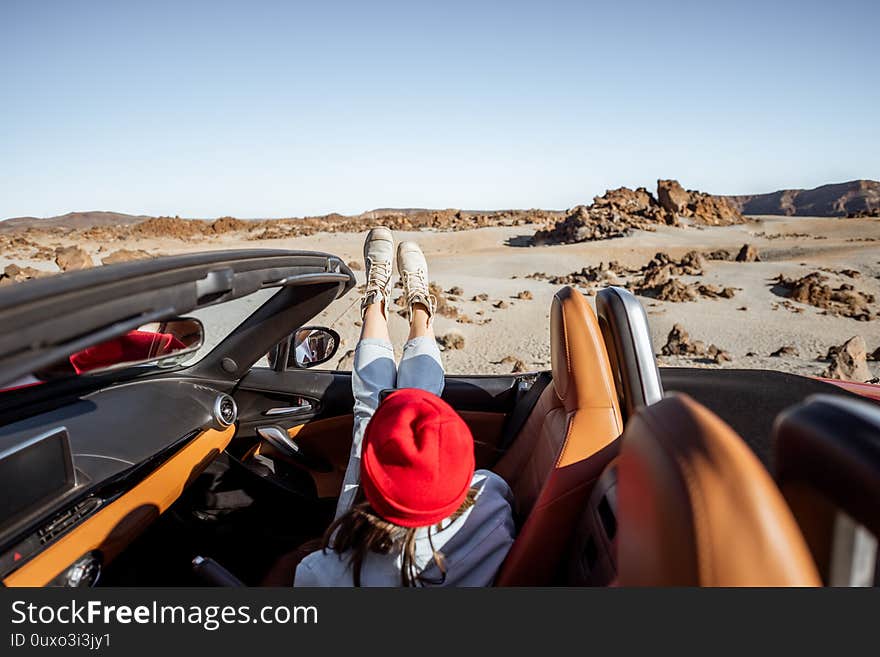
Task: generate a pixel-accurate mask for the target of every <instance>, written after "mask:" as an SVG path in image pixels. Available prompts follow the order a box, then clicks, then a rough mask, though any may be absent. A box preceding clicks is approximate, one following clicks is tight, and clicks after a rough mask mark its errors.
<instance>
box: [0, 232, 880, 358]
mask: <svg viewBox="0 0 880 657" xmlns="http://www.w3.org/2000/svg"><path fill="white" fill-rule="evenodd" d="M368 228H369V226H368V225H364V230H363V231H362V232H358V233H342V232H335V233H317V234H313V235H309V236H304V237H297V238H279V239H264V240H259V241H254V240H253V239H246V238H245V236H244V235H242V234H238V233H236V232H230V233H225V234H222V235H218V236H216V237H213V238H211V239H202V238H196V239H191V240H189V241H185V240H179V239H171V238H149V239H137V240H135V239H131V240H122V241H116V242H114V243H113V244H112V245H108V244H106V243H104V242H98V241H95V240H88V239H86V240H84V239H83V238H82V237H81V236H76V235H73V234H72V235H71V236H66V235H64V234H60V233H56V234H52V235H46V236H43V237H41V238H37V239H38V241H39V240H45V242H46V243H45V246H46V247H48V248H52V249H54V248H56V247H57V246H68V245H75V246H78V247H81V248H83V249H84V250H85V251H86V252H88V253H89V254H90V255H91V256H92V258H93V260H94V262H95V264H98V263H100V261H101V258H102V257H106V256H107V255H108V254H110V253H112V252H114V251H116V250H118V249H132V250H135V249H137V250H142V251H146V252H147V253H149V254H153V255H156V254H174V253H183V252H192V251H194V250H215V249H232V248H255V247H265V248H285V249H306V250H315V251H324V252H329V253H333V254H336V255H338V256H340V257H341V258H343V259H344V260H345V261H346V262H356V263H359V262H360V261H361V259H362V256H361V249H362V243H363V238H364V236H365V235H366V230H367V229H368ZM537 228H539V226H535V225H529V224H525V225H514V226H497V227H487V228H478V229H474V230H465V231H458V232H436V231H433V230H419V231H416V232H398V233H396V238H397V239H398V240H416V241H418V242H419V244H420V245H421V246H422V248H423V249H424V251H425V253H426V255H427V258H428V262H429V266H430V279H431V280H432V281H435V282H436V283H437V284H438V285H439V286H440V287H441V288H442V289H443V290H445V291H449V290H452V288H456V287H457V288H460V290H455V294H445V295H444V296H445V297H446V298H447V301H448V303H450V304H452V305H453V306H454V307H455V308H456V309H457V311H458V314H459V319H456V318H454V317H445V316H438V317H437V318H436V321H435V329H436V333H437V334H438V336H444V335H446V334H449V333H457V334H459V335H460V336H461V337H462V338H463V346H462V347H461V348H449V349H447V350H446V352H445V355H444V358H445V363H446V367H447V370H448V371H449V372H450V373H479V374H489V373H504V372H510V371H512V369H514V368H515V367H516V368H518V369H522V368H524V369H525V370H537V369H544V368H548V367H549V365H550V349H549V308H550V303H551V299H552V297H553V294H554V292H555V290H556V289H558V288H559V287H560V286H559V285H558V284H553V283H550V282H548V281H546V280H536V279H531V278H526V276H528V275H530V274H534V273H536V272H541V273H544V274H547V275H549V276H555V275H566V274H569V273H571V272H575V271H580V270H581V269H582V268H584V267H587V266H596V265H599V263H601V262H605V263H607V262H608V261H611V260H616V261H618V262H619V263H620V264H622V265H624V266H626V267H631V268H636V269H637V268H640V267H643V266H644V265H645V264H646V263H647V262H648V261H649V260H651V258H652V257H654V255H655V254H656V253H658V252H665V253H667V254H668V255H669V256H671V257H672V258H680V257H681V256H682V255H684V254H685V253H686V252H689V251H693V250H696V251H699V252H703V253H705V252H709V251H713V250H717V249H726V250H728V251H730V252H731V253H732V254H736V253H737V252H738V251H739V249H740V248H741V247H742V246H743V245H744V244H750V245H752V246H753V247H755V248H756V249H757V251H758V254H759V257H760V261H758V262H735V261H732V260H710V261H707V262H706V263H705V266H704V268H703V274H702V275H701V276H686V275H685V276H681V277H680V280H681V281H682V282H685V283H691V282H695V283H702V284H713V285H717V286H719V287H733V288H735V292H734V295H733V297H732V298H705V297H699V298H698V299H697V300H696V301H685V302H671V301H659V300H655V299H653V298H650V297H645V296H640V297H639V299H640V301H641V302H642V303H643V304H644V306H645V308H646V311H647V313H648V319H649V322H650V325H651V330H652V337H653V342H654V348H655V352H656V353H658V354H660V352H661V348H662V346H663V345H664V344H665V343H666V340H667V336H668V334H669V332H670V330H671V329H672V327H673V325H674V324H681V325H682V326H683V327H684V328H685V329H686V330H687V331H688V332H689V333H690V336H691V338H692V339H694V340H700V341H703V342H705V343H706V344H707V345H708V344H710V343H711V344H714V345H717V346H718V347H719V348H720V349H722V350H724V351H726V352H727V353H728V354H729V355H730V360H729V361H723V362H720V363H716V362H715V360H714V359H711V358H707V357H705V356H662V355H661V356H658V359H659V362H660V365H661V366H697V367H726V368H744V369H773V370H780V371H788V372H795V373H798V374H804V375H820V374H821V373H822V372H823V370H825V368H826V367H827V366H828V363H827V362H825V361H824V360H823V358H824V356H825V355H826V353H827V351H828V349H829V348H830V347H832V346H836V345H840V344H842V343H843V342H845V341H846V340H848V339H849V338H851V337H853V336H856V335H860V336H862V338H864V340H865V342H866V344H867V351H868V353H869V354H870V353H871V352H873V351H875V350H877V349H878V348H880V319H873V320H872V321H859V320H857V319H852V318H850V317H845V316H838V315H835V314H834V313H829V312H826V311H823V310H822V309H820V308H817V307H815V306H812V305H807V304H803V303H797V302H794V301H791V300H787V299H784V298H783V297H782V296H779V294H778V288H774V285H773V280H774V279H775V278H776V277H777V276H779V275H780V274H781V275H783V276H785V277H789V278H800V277H802V276H804V275H806V274H809V273H811V272H814V271H820V272H821V273H823V275H825V276H827V277H828V283H829V284H830V285H833V286H838V285H842V284H852V285H853V286H854V287H855V288H856V289H857V290H859V291H861V292H864V293H866V294H870V295H873V296H874V298H875V299H880V219H877V218H870V217H869V218H858V219H847V218H811V217H781V216H758V217H749V220H748V221H747V222H746V223H742V224H736V225H728V226H687V227H672V226H658V227H657V229H656V230H654V231H643V230H636V231H634V232H633V233H632V234H631V235H629V236H626V237H621V238H616V239H605V240H599V241H592V242H583V243H577V244H563V245H559V244H557V245H548V246H521V245H523V244H526V243H527V242H528V238H529V237H530V236H531V235H532V234H533V233H534V232H535V230H536V229H537ZM10 263H14V264H18V265H20V266H22V267H24V266H32V267H35V268H37V269H42V270H57V268H56V266H55V265H54V263H52V262H47V261H46V260H27V259H15V258H11V257H9V254H5V255H4V254H0V270H2V269H3V268H4V267H5V266H6V265H7V264H10ZM842 270H855V271H856V272H858V276H857V277H855V278H853V277H852V275H851V274H850V275H849V276H847V275H844V274H840V273H836V272H840V271H842ZM355 273H356V275H357V277H358V281H359V283H362V282H363V278H364V272H363V271H362V270H358V271H356V272H355ZM627 280H630V279H629V278H621V277H618V276H615V275H614V274H608V275H607V278H606V279H605V281H604V282H603V283H602V284H623V283H625V282H626V281H627ZM596 287H597V286H592V289H593V290H595V289H596ZM585 291H587V290H585ZM521 292H528V293H530V294H525V295H520V293H521ZM480 295H486V297H485V300H473V299H474V298H475V297H479V296H480ZM395 296H397V292H396V293H395ZM520 296H523V297H529V296H531V298H518V297H520ZM590 298H591V299H592V298H593V297H592V296H591V297H590ZM358 301H359V295H358V293H357V291H356V290H353V291H351V292H350V293H349V294H348V295H346V297H344V298H343V299H340V300H338V301H336V302H335V303H334V304H332V305H331V306H330V307H329V308H328V309H327V310H326V311H324V312H323V313H322V314H321V315H320V316H318V317H316V318H315V320H314V321H313V323H314V324H324V325H328V326H331V327H333V328H335V329H336V330H337V331H338V332H339V333H340V335H341V336H342V345H341V347H340V350H339V353H338V355H337V357H336V358H334V359H333V361H331V362H330V363H329V364H328V366H329V367H336V366H337V365H340V366H341V367H344V368H346V369H347V367H348V365H347V362H348V361H347V360H346V359H345V358H344V356H345V354H346V353H347V352H348V351H349V350H351V349H353V348H354V346H355V343H356V341H357V336H358V331H359V324H360V322H359V320H360V317H359V312H358ZM257 302H258V300H256V299H251V300H248V301H247V302H246V303H245V306H246V307H250V306H253V307H255V306H256V304H257ZM500 302H503V303H500ZM496 306H500V307H496ZM223 308H224V307H223V306H220V307H219V308H218V309H208V310H206V311H203V313H204V315H203V316H204V317H205V318H206V320H207V321H209V323H211V324H213V326H211V327H209V328H210V329H211V333H212V335H214V336H218V335H220V334H222V333H223V332H224V331H225V330H227V329H228V328H231V326H227V324H229V323H234V322H235V321H236V320H237V318H238V314H233V313H226V314H225V315H224V314H223V312H222V309H223ZM398 309H399V308H398V307H396V306H394V307H392V313H391V333H392V336H393V338H394V339H395V341H396V343H397V344H398V345H399V344H402V342H403V340H404V339H405V336H406V322H405V320H404V319H403V318H401V317H399V316H398V315H397V313H396V312H394V311H396V310H398ZM878 310H880V309H878V308H877V307H876V306H875V307H874V309H873V313H874V315H876V314H877V312H878ZM239 312H240V311H239ZM462 315H463V316H466V318H468V319H465V320H464V321H460V319H461V316H462ZM450 343H452V344H455V346H460V345H461V344H462V343H461V341H460V340H452V341H450ZM786 346H788V347H792V348H793V349H792V350H789V351H791V352H793V353H791V354H789V355H783V356H771V354H772V353H773V352H775V351H777V350H778V349H780V348H781V347H786ZM516 361H521V363H517V362H516ZM868 367H869V370H870V372H871V374H872V376H880V362H878V361H869V362H868Z"/></svg>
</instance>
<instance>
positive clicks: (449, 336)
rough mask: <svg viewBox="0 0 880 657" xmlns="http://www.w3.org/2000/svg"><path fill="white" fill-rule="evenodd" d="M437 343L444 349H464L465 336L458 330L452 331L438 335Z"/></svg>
mask: <svg viewBox="0 0 880 657" xmlns="http://www.w3.org/2000/svg"><path fill="white" fill-rule="evenodd" d="M437 344H439V345H440V348H441V349H443V350H444V351H448V350H450V349H464V336H463V335H462V334H461V333H459V332H458V331H450V332H449V333H446V334H445V335H441V336H438V337H437Z"/></svg>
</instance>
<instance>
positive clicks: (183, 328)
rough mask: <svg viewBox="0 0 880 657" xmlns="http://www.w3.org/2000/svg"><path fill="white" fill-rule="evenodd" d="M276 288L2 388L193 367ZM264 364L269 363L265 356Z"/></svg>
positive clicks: (105, 344)
mask: <svg viewBox="0 0 880 657" xmlns="http://www.w3.org/2000/svg"><path fill="white" fill-rule="evenodd" d="M276 292H278V289H277V288H269V289H265V290H259V291H258V292H254V293H253V294H250V295H248V296H245V297H241V298H240V299H234V300H232V301H229V302H226V303H221V304H217V305H214V306H208V307H205V308H199V309H196V310H194V311H192V312H190V313H189V314H187V315H186V317H179V318H171V319H169V320H165V321H161V322H150V323H148V324H144V325H142V326H139V327H137V328H136V329H134V330H131V331H128V332H127V333H125V334H123V335H121V336H118V337H115V338H112V339H110V340H105V341H102V342H98V343H96V344H93V345H90V346H88V347H86V348H85V349H81V350H79V351H77V352H75V353H73V354H71V355H70V356H69V357H67V358H65V359H64V360H61V361H58V362H56V363H53V364H52V365H50V366H48V367H45V368H43V369H41V370H39V371H37V372H32V373H31V374H28V375H26V376H23V377H20V378H19V379H17V380H15V381H12V382H10V383H8V384H5V385H3V386H0V392H7V391H11V390H15V389H19V388H25V387H31V386H35V385H41V384H45V383H49V382H55V381H59V380H62V379H69V378H71V377H75V376H88V375H92V374H98V373H102V372H107V371H109V370H123V369H130V368H132V367H141V368H151V369H157V368H163V369H171V368H175V367H180V366H182V365H191V364H193V363H196V362H198V361H199V360H201V359H202V358H203V357H204V356H205V355H206V354H207V353H209V352H210V351H211V350H212V349H214V347H216V346H217V345H218V344H220V343H221V342H222V341H223V340H224V339H225V338H226V337H227V336H228V335H229V334H230V333H232V331H233V330H235V328H236V327H237V326H238V325H239V324H241V323H242V322H243V321H244V320H245V319H246V318H247V317H248V316H249V315H250V314H251V313H253V312H254V311H255V310H256V309H257V308H259V307H260V306H261V305H262V304H263V303H265V302H266V300H268V299H269V298H270V297H271V296H272V295H273V294H275V293H276ZM259 364H263V365H265V364H266V361H265V357H264V358H263V359H262V360H261V361H260V363H258V365H259Z"/></svg>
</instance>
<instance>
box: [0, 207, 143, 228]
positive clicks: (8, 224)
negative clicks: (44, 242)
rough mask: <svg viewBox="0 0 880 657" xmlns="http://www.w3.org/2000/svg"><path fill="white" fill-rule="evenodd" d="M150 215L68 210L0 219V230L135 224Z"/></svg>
mask: <svg viewBox="0 0 880 657" xmlns="http://www.w3.org/2000/svg"><path fill="white" fill-rule="evenodd" d="M149 218H150V217H148V216H146V215H134V214H123V213H121V212H102V211H101V210H93V211H91V212H68V213H67V214H62V215H59V216H57V217H46V218H44V219H41V218H39V217H15V218H13V219H6V220H5V221H0V232H13V231H14V232H19V231H22V230H26V229H28V228H53V227H59V228H78V229H85V228H92V227H93V226H122V225H129V224H136V223H139V222H141V221H144V220H145V219H149Z"/></svg>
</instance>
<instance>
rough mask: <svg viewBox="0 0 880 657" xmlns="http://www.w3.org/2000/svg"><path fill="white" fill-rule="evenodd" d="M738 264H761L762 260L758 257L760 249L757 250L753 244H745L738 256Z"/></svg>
mask: <svg viewBox="0 0 880 657" xmlns="http://www.w3.org/2000/svg"><path fill="white" fill-rule="evenodd" d="M736 261H737V262H760V261H761V258H760V257H758V249H756V248H755V247H754V246H752V245H751V244H743V245H742V248H741V249H740V250H739V253H737V254H736Z"/></svg>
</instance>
